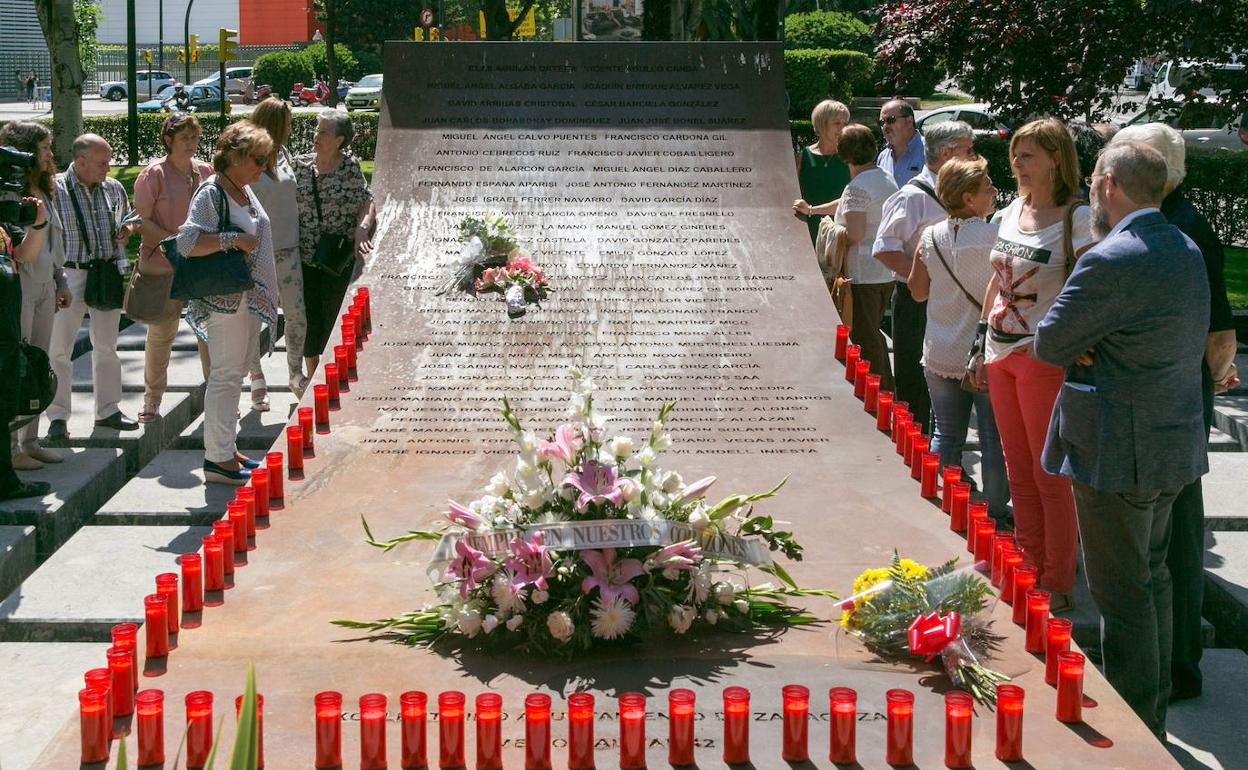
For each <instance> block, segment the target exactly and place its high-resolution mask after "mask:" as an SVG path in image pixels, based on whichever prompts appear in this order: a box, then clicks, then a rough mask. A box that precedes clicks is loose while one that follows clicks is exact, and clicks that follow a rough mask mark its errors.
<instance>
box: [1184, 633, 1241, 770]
mask: <svg viewBox="0 0 1248 770" xmlns="http://www.w3.org/2000/svg"><path fill="white" fill-rule="evenodd" d="M1200 670H1201V673H1202V674H1203V675H1204V680H1205V686H1204V692H1203V694H1202V695H1201V696H1200V697H1199V698H1193V699H1192V700H1185V701H1180V702H1178V703H1172V704H1170V708H1169V710H1168V711H1167V714H1166V733H1167V737H1168V738H1169V742H1170V745H1169V746H1167V748H1169V749H1170V753H1171V754H1173V755H1174V758H1175V759H1177V760H1178V761H1179V764H1181V765H1183V767H1184V768H1185V770H1244V768H1246V767H1248V752H1245V751H1244V713H1245V712H1248V655H1246V654H1245V653H1244V651H1243V650H1231V649H1223V650H1205V655H1204V657H1203V658H1202V659H1201V661H1200Z"/></svg>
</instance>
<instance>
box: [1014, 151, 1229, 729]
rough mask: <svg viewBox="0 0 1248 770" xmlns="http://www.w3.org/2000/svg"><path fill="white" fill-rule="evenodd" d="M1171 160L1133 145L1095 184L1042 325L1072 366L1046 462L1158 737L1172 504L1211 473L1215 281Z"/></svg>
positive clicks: (1049, 350)
mask: <svg viewBox="0 0 1248 770" xmlns="http://www.w3.org/2000/svg"><path fill="white" fill-rule="evenodd" d="M1165 183H1166V164H1165V161H1164V159H1163V158H1162V156H1161V154H1160V153H1158V152H1157V151H1156V150H1154V149H1152V148H1151V147H1148V146H1146V145H1142V144H1134V143H1127V144H1123V145H1118V146H1113V147H1110V148H1107V149H1106V150H1105V151H1103V152H1102V153H1101V156H1100V158H1099V159H1098V161H1097V164H1096V172H1095V173H1094V174H1093V175H1092V177H1091V180H1090V188H1091V198H1092V201H1091V202H1092V228H1093V232H1094V233H1095V234H1096V235H1097V236H1098V237H1100V238H1101V239H1102V240H1101V242H1100V243H1098V244H1097V245H1096V246H1094V247H1092V248H1091V249H1090V250H1089V251H1088V252H1087V253H1085V254H1084V255H1083V256H1082V257H1081V258H1080V259H1079V262H1078V264H1077V265H1076V267H1075V270H1074V272H1073V273H1072V274H1071V276H1070V278H1069V279H1068V280H1067V282H1066V286H1065V288H1063V289H1062V292H1061V294H1059V295H1058V297H1057V300H1056V301H1055V302H1054V303H1053V307H1052V308H1051V309H1050V310H1049V312H1048V314H1047V315H1046V316H1045V318H1044V320H1043V321H1041V322H1040V325H1039V326H1038V327H1037V329H1036V338H1035V353H1036V356H1037V357H1038V358H1040V359H1041V360H1043V361H1047V362H1048V363H1051V364H1054V365H1057V366H1063V367H1068V368H1067V371H1066V381H1065V383H1064V384H1063V385H1062V390H1061V392H1060V394H1059V395H1058V398H1057V403H1056V404H1055V405H1054V407H1053V416H1052V418H1051V419H1050V422H1049V435H1048V439H1047V441H1046V443H1045V447H1044V455H1043V458H1042V462H1043V465H1044V468H1045V470H1047V471H1048V472H1050V473H1060V474H1062V475H1064V476H1069V477H1070V478H1071V479H1072V481H1073V485H1074V490H1075V504H1076V508H1077V511H1078V515H1079V531H1080V534H1081V536H1082V539H1083V554H1084V565H1085V567H1086V570H1087V576H1088V585H1089V587H1090V588H1091V589H1092V598H1093V599H1094V600H1095V601H1096V604H1097V607H1098V608H1099V609H1100V611H1101V617H1102V618H1103V621H1102V625H1101V646H1102V652H1103V655H1104V662H1105V676H1106V678H1108V679H1109V682H1110V684H1112V685H1113V686H1114V689H1116V690H1117V691H1118V693H1119V694H1120V695H1122V697H1123V699H1124V700H1126V702H1127V703H1128V705H1130V706H1131V708H1132V709H1134V710H1135V713H1136V714H1138V715H1139V716H1140V718H1141V719H1143V720H1144V722H1145V724H1147V725H1148V726H1149V728H1150V729H1152V731H1153V733H1154V734H1156V735H1157V736H1158V737H1159V738H1162V739H1164V738H1165V725H1166V704H1167V702H1168V700H1169V695H1170V650H1171V640H1172V637H1173V628H1172V625H1171V609H1172V595H1171V586H1170V572H1169V570H1168V569H1167V567H1166V550H1167V547H1168V544H1169V539H1170V508H1171V504H1172V503H1173V502H1174V498H1175V496H1176V495H1177V494H1178V492H1179V490H1181V489H1182V488H1183V487H1184V486H1185V485H1187V484H1188V483H1190V482H1192V481H1193V480H1195V479H1197V478H1199V477H1200V476H1201V475H1202V474H1204V473H1205V472H1207V471H1208V470H1209V464H1208V458H1207V456H1206V453H1205V452H1206V448H1205V431H1204V425H1203V423H1202V417H1201V390H1200V388H1201V384H1200V361H1201V358H1202V357H1203V356H1204V352H1205V334H1206V333H1207V332H1208V329H1209V284H1208V280H1207V279H1206V276H1205V267H1204V262H1203V260H1202V258H1201V254H1200V250H1199V249H1197V248H1196V246H1195V245H1194V244H1193V243H1192V242H1191V241H1190V240H1189V239H1188V238H1187V236H1185V235H1183V233H1181V232H1180V231H1179V230H1178V228H1176V227H1174V226H1173V225H1171V224H1169V223H1168V222H1167V221H1166V220H1165V218H1164V217H1163V216H1162V215H1161V212H1160V210H1159V205H1160V203H1161V199H1162V197H1163V192H1164V189H1165Z"/></svg>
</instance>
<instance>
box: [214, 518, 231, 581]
mask: <svg viewBox="0 0 1248 770" xmlns="http://www.w3.org/2000/svg"><path fill="white" fill-rule="evenodd" d="M212 534H214V535H216V536H217V539H218V540H220V541H221V564H222V566H223V567H224V568H225V574H226V575H233V574H234V551H235V548H234V525H233V524H231V523H230V522H228V521H214V522H213V523H212Z"/></svg>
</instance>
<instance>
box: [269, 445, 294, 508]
mask: <svg viewBox="0 0 1248 770" xmlns="http://www.w3.org/2000/svg"><path fill="white" fill-rule="evenodd" d="M302 456H303V453H302V452H301V453H300V457H302ZM264 464H265V468H266V469H267V470H268V471H269V499H270V500H281V499H282V496H283V493H284V491H285V490H284V485H283V483H282V478H283V473H284V472H283V470H282V453H281V452H269V453H268V454H267V455H265V456H264Z"/></svg>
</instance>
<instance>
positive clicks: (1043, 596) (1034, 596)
mask: <svg viewBox="0 0 1248 770" xmlns="http://www.w3.org/2000/svg"><path fill="white" fill-rule="evenodd" d="M1048 618H1049V592H1048V591H1044V590H1041V589H1039V588H1033V589H1031V590H1030V591H1028V592H1027V625H1026V633H1025V644H1024V646H1023V649H1025V650H1027V652H1039V653H1043V652H1044V644H1045V640H1044V631H1045V621H1047V620H1048Z"/></svg>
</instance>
